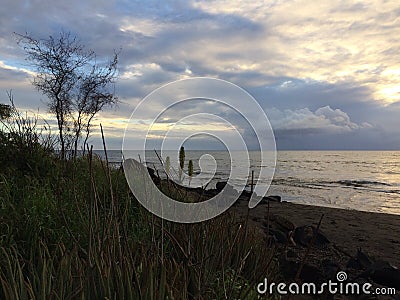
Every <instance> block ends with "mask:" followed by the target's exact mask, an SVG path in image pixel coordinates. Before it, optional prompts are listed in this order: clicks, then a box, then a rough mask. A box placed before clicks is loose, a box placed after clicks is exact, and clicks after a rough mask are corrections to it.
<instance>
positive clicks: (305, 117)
mask: <svg viewBox="0 0 400 300" xmlns="http://www.w3.org/2000/svg"><path fill="white" fill-rule="evenodd" d="M268 115H269V116H270V121H271V123H272V127H273V128H274V129H275V130H276V131H279V132H280V133H286V134H287V133H289V134H318V133H324V134H326V133H344V132H351V131H354V130H358V129H362V128H371V127H372V125H370V124H368V123H366V122H365V123H363V124H356V123H354V122H352V121H351V120H350V117H349V116H348V115H347V114H346V113H345V112H343V111H342V110H340V109H332V108H331V107H330V106H324V107H321V108H318V109H317V110H316V111H315V112H312V111H311V110H310V109H308V108H303V109H298V110H290V109H286V110H283V111H280V110H278V109H276V108H274V109H271V110H269V111H268Z"/></svg>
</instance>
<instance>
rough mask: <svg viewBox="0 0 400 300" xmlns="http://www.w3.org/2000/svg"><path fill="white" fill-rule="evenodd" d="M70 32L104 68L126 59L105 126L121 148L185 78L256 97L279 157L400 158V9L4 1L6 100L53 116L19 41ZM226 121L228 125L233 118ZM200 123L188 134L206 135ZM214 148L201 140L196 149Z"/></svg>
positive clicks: (334, 4) (371, 4)
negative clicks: (135, 125)
mask: <svg viewBox="0 0 400 300" xmlns="http://www.w3.org/2000/svg"><path fill="white" fill-rule="evenodd" d="M62 30H63V31H67V32H71V33H72V34H73V35H76V36H77V37H78V38H79V39H80V40H81V41H82V43H83V44H85V45H86V47H87V48H89V49H93V50H94V51H95V52H96V53H97V55H98V58H99V60H100V61H101V60H102V59H103V58H104V59H106V58H109V57H111V56H112V55H113V53H114V51H115V50H116V51H120V52H119V53H120V54H119V65H118V69H119V77H118V79H117V82H116V95H117V96H118V97H119V99H120V103H119V105H118V106H116V107H114V108H109V109H106V110H104V111H102V112H101V113H99V115H98V116H97V118H96V120H95V123H96V124H99V123H102V125H103V127H104V131H105V136H106V140H107V144H108V146H109V148H110V149H121V144H122V137H123V134H124V130H125V127H126V125H127V124H128V122H129V117H130V115H131V113H132V112H133V110H134V109H135V107H136V106H137V105H138V103H139V102H140V101H141V99H143V98H144V97H145V96H146V95H148V94H149V93H151V92H152V91H153V90H154V89H156V88H158V87H160V86H163V85H165V84H167V83H169V82H172V81H174V80H178V79H184V78H190V77H203V76H206V77H213V78H219V79H223V80H227V81H230V82H232V83H234V84H236V85H238V86H240V87H242V88H243V89H244V90H246V91H247V92H248V93H250V94H251V95H252V96H253V97H254V98H255V100H256V101H257V102H258V103H259V105H260V107H261V108H262V109H263V110H264V111H265V113H266V115H267V116H268V118H269V121H270V123H271V125H272V128H273V131H274V134H275V138H276V145H277V148H278V149H279V150H400V134H399V128H400V126H399V125H400V121H399V116H400V59H399V53H400V39H399V38H398V37H399V36H400V4H399V2H398V1H397V0H395V1H383V0H380V1H360V2H358V1H306V0H299V1H291V0H282V1H279V0H277V1H255V0H251V1H235V2H233V1H228V0H216V1H186V0H185V1H132V0H129V1H128V0H120V1H113V0H107V1H102V0H100V1H99V0H96V1H95V0H92V1H75V0H72V1H50V0H43V1H39V0H36V1H29V0H26V1H18V0H16V1H3V2H2V5H1V7H0V102H7V94H6V92H7V91H9V90H12V92H13V95H14V100H15V103H16V105H17V106H18V107H19V108H20V109H21V110H28V111H32V112H39V114H40V115H41V116H43V117H44V118H46V119H52V118H53V117H52V116H51V115H49V114H48V113H47V111H46V105H45V103H46V100H47V99H46V97H45V96H43V95H42V94H40V93H39V92H37V91H36V90H35V89H34V87H33V86H32V79H33V76H34V75H35V73H34V72H33V71H34V70H33V69H32V68H31V66H30V65H29V63H28V62H27V61H26V60H25V55H24V52H23V51H22V50H21V49H20V48H19V46H18V45H17V43H16V38H15V36H14V35H13V33H14V32H17V33H25V32H27V33H29V34H31V35H32V36H34V37H36V38H47V37H48V36H50V35H53V36H56V35H58V34H59V32H60V31H62ZM162 105H163V102H162V101H161V102H159V103H158V105H154V106H151V107H149V111H153V110H157V109H159V110H162V109H164V108H163V107H162ZM204 107H205V104H204V103H200V102H199V103H194V104H193V103H192V106H191V107H190V112H193V113H201V112H204V110H206V112H207V109H205V108H204ZM208 111H210V109H208ZM185 112H188V113H189V109H188V108H187V107H186V108H185V107H182V108H181V109H176V110H175V112H174V111H170V112H169V115H170V116H172V117H171V118H169V119H168V118H164V119H163V120H159V123H160V124H161V123H163V124H166V125H165V126H166V127H164V129H165V128H168V126H173V125H174V122H175V121H176V120H175V121H174V118H173V116H175V119H176V116H178V115H179V116H181V115H182V116H183V115H185ZM214 112H215V114H217V115H219V116H223V115H224V114H226V108H223V107H219V108H217V109H216V110H214ZM174 113H175V115H174ZM53 119H54V118H53ZM143 119H144V120H145V119H146V116H143ZM168 120H170V121H169V122H168ZM235 120H236V119H235V118H232V121H233V122H234V121H235ZM236 121H237V122H238V124H236V125H235V126H236V127H237V128H238V129H240V130H241V131H240V130H239V131H240V132H241V133H243V134H245V135H248V136H250V137H251V136H252V133H249V132H248V131H247V128H246V125H244V123H243V122H242V121H240V120H236ZM206 124H207V122H206V121H204V120H203V123H202V124H198V125H199V127H201V126H200V125H202V126H203V127H204V126H206V127H207V125H206ZM191 125H192V126H191V127H190V128H189V127H188V129H187V130H188V132H189V131H196V130H198V129H199V128H197V127H196V126H193V124H191ZM212 126H214V127H218V126H216V124H211V125H210V126H209V129H210V130H213V128H212ZM93 130H94V135H93V138H92V139H91V140H90V142H91V143H93V144H94V146H95V148H96V147H100V145H101V144H100V140H99V129H98V127H95V128H94V129H93ZM215 130H216V132H218V130H221V128H216V129H215ZM128 134H129V138H134V137H135V132H130V133H128ZM211 144H212V143H211V142H207V139H204V140H201V139H200V138H198V139H197V140H194V141H193V143H192V145H193V147H194V148H196V147H199V148H207V147H209V146H210V145H211Z"/></svg>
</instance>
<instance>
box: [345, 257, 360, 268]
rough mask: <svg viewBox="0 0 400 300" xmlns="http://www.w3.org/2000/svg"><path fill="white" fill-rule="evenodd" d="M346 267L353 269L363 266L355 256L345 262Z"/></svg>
mask: <svg viewBox="0 0 400 300" xmlns="http://www.w3.org/2000/svg"><path fill="white" fill-rule="evenodd" d="M346 268H347V269H353V270H363V269H364V268H363V267H362V265H361V264H360V262H359V261H358V259H357V258H354V257H351V258H350V259H349V260H348V261H347V264H346Z"/></svg>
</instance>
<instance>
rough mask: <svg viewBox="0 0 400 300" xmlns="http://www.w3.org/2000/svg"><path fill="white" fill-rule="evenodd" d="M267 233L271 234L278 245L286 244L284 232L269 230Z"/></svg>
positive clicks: (286, 239) (286, 238)
mask: <svg viewBox="0 0 400 300" xmlns="http://www.w3.org/2000/svg"><path fill="white" fill-rule="evenodd" d="M269 233H270V234H272V235H273V236H274V237H275V239H276V241H277V242H278V243H281V244H286V243H287V241H288V237H287V235H286V234H285V233H284V232H282V231H280V230H277V229H270V230H269Z"/></svg>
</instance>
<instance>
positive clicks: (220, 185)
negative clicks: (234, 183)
mask: <svg viewBox="0 0 400 300" xmlns="http://www.w3.org/2000/svg"><path fill="white" fill-rule="evenodd" d="M226 184H227V182H226V181H218V182H217V184H216V185H215V189H216V190H217V192H218V193H219V192H221V191H222V190H223V189H224V187H225V186H226Z"/></svg>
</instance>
